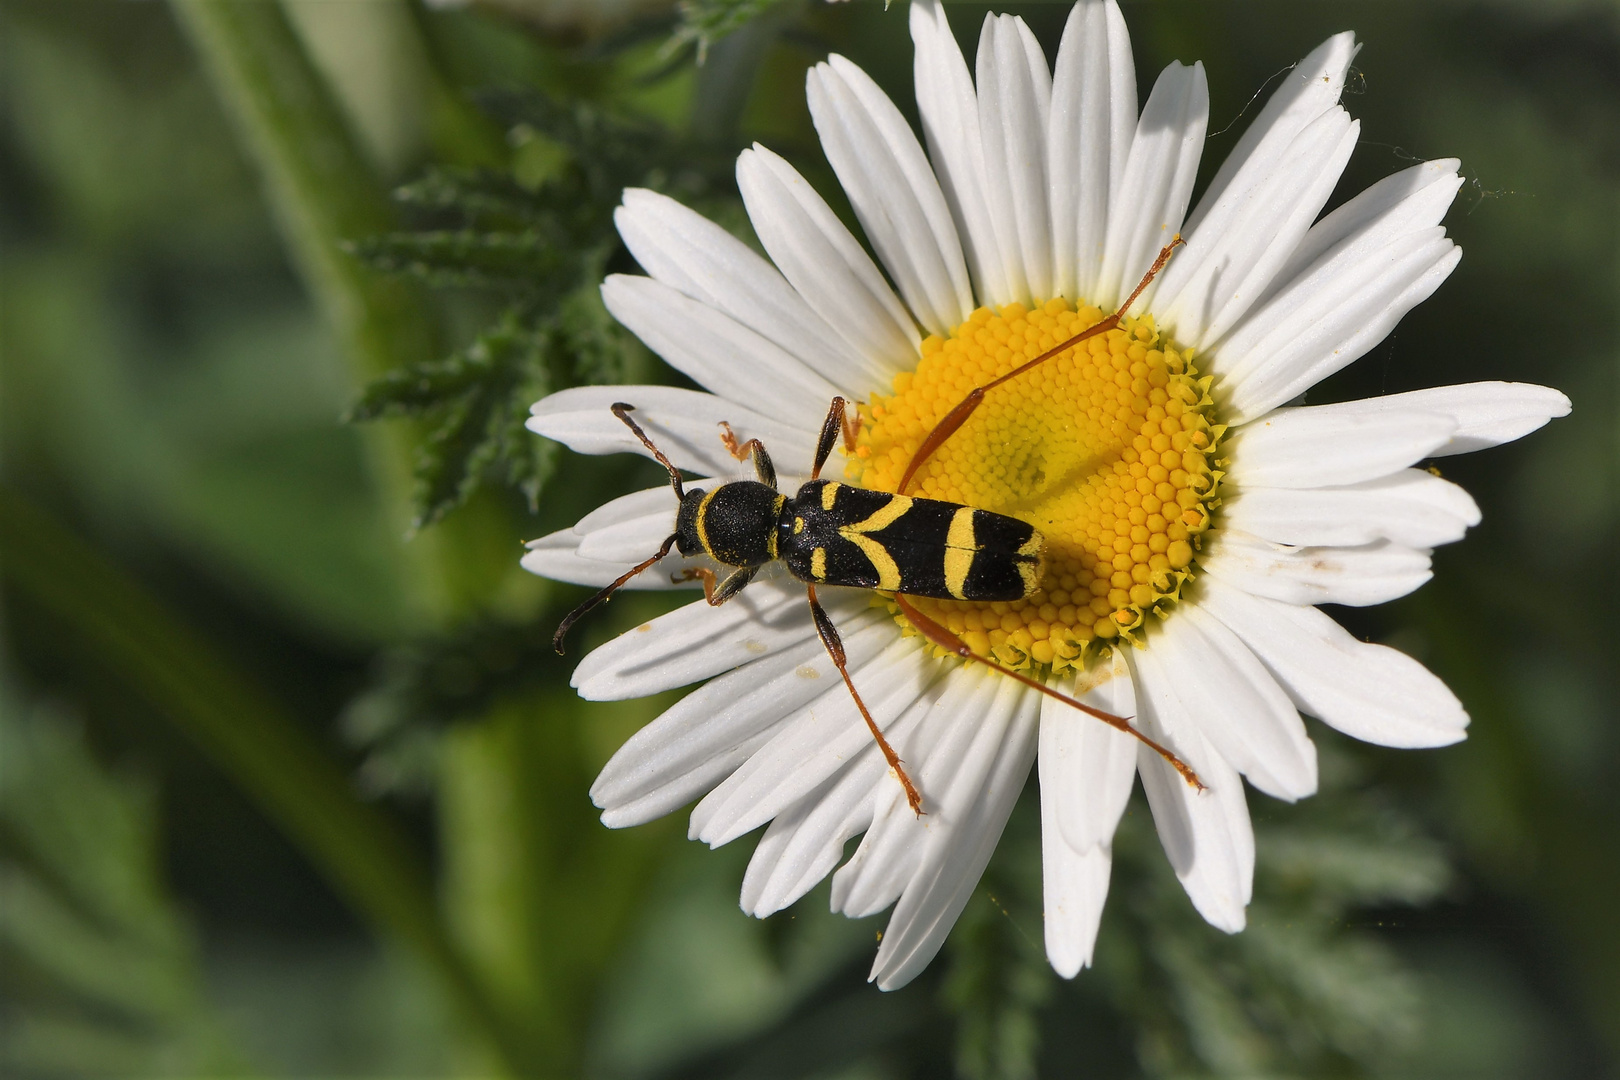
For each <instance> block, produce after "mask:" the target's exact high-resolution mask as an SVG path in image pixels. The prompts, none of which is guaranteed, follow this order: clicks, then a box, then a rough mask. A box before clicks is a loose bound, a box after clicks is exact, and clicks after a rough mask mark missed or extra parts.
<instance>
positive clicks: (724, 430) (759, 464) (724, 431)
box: [720, 420, 776, 488]
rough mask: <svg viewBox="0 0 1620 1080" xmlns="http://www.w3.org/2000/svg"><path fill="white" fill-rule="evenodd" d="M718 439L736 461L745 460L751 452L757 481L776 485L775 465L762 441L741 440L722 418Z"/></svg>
mask: <svg viewBox="0 0 1620 1080" xmlns="http://www.w3.org/2000/svg"><path fill="white" fill-rule="evenodd" d="M720 441H721V442H722V443H723V444H725V448H726V450H727V451H728V452H729V453H730V454H731V456H732V457H734V458H736V459H737V460H738V461H747V460H748V455H749V454H753V455H754V473H755V475H756V476H758V477H759V482H760V483H762V484H764V485H765V486H766V487H772V488H774V487H775V486H776V466H775V465H772V464H771V455H770V454H768V453H766V452H765V444H764V443H762V442H760V441H759V440H758V439H749V440H748V441H747V442H743V441H742V440H740V439H738V438H737V433H736V432H735V431H732V430H731V425H730V424H728V423H726V422H725V421H724V420H722V421H720Z"/></svg>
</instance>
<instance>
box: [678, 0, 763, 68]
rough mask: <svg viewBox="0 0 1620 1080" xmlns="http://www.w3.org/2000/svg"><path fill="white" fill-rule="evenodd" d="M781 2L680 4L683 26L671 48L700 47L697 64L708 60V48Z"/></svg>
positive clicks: (691, 0) (698, 0) (690, 0)
mask: <svg viewBox="0 0 1620 1080" xmlns="http://www.w3.org/2000/svg"><path fill="white" fill-rule="evenodd" d="M781 3H782V0H680V3H678V4H677V5H676V10H677V11H679V12H680V16H681V21H680V25H679V26H678V27H677V28H676V30H675V33H674V34H673V35H672V36H671V37H670V48H671V49H675V48H679V47H680V46H682V45H685V44H688V43H695V44H696V45H697V55H698V63H700V64H701V63H703V62H704V60H706V59H707V58H708V51H709V46H711V45H713V44H714V43H715V42H717V41H719V40H720V39H721V38H724V37H727V36H728V35H730V34H734V33H736V32H737V31H738V30H741V29H742V28H743V27H744V26H746V25H748V24H749V23H750V22H752V21H753V20H755V19H757V18H759V17H760V16H761V15H763V14H765V13H766V12H767V11H769V10H770V9H771V8H774V7H776V6H778V5H779V4H781Z"/></svg>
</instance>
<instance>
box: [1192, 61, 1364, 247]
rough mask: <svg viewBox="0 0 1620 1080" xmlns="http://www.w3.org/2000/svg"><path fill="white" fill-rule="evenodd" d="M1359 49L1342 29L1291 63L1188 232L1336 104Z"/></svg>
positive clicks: (1213, 182)
mask: <svg viewBox="0 0 1620 1080" xmlns="http://www.w3.org/2000/svg"><path fill="white" fill-rule="evenodd" d="M1359 49H1360V47H1359V46H1358V45H1357V44H1356V42H1355V35H1354V34H1352V33H1349V32H1348V31H1346V32H1345V33H1342V34H1335V35H1333V36H1332V37H1330V38H1328V39H1327V40H1326V41H1324V42H1323V43H1322V44H1320V45H1318V46H1317V47H1316V48H1315V49H1313V50H1312V51H1311V53H1310V55H1308V56H1306V57H1305V59H1303V60H1301V61H1300V62H1299V63H1298V64H1296V65H1294V68H1293V70H1292V71H1291V72H1289V73H1288V75H1287V76H1285V77H1284V79H1283V83H1282V85H1281V86H1279V87H1278V88H1277V90H1276V92H1275V93H1273V94H1272V95H1271V98H1270V100H1268V101H1267V102H1266V105H1265V108H1263V109H1261V110H1260V113H1259V115H1258V116H1256V117H1255V118H1254V122H1253V123H1251V124H1250V125H1249V128H1248V130H1247V131H1245V132H1244V133H1243V137H1242V138H1241V139H1239V140H1238V143H1237V145H1236V146H1235V147H1233V148H1232V152H1231V153H1230V154H1229V155H1227V158H1226V160H1225V161H1224V162H1222V163H1221V168H1220V171H1219V172H1217V173H1216V174H1215V179H1214V180H1211V181H1210V184H1209V190H1208V191H1207V192H1205V194H1204V197H1203V199H1202V200H1201V201H1200V202H1199V205H1198V210H1197V211H1195V212H1194V213H1193V216H1192V217H1191V218H1189V219H1188V221H1187V231H1188V232H1189V233H1190V232H1192V231H1193V230H1194V229H1196V228H1198V227H1199V226H1200V225H1201V224H1202V223H1203V222H1204V221H1205V220H1206V219H1207V218H1208V217H1210V216H1211V215H1212V214H1214V213H1215V212H1216V211H1217V210H1218V209H1222V208H1224V207H1226V206H1229V205H1230V204H1231V202H1232V201H1233V200H1237V199H1241V198H1242V195H1243V193H1244V191H1245V189H1247V188H1250V187H1252V186H1253V185H1255V184H1258V183H1261V182H1262V181H1263V179H1264V177H1265V176H1266V175H1268V174H1269V173H1270V171H1271V169H1272V167H1273V166H1274V165H1275V163H1276V162H1277V161H1278V160H1279V159H1280V158H1281V157H1282V156H1283V154H1284V153H1285V152H1286V150H1287V147H1288V146H1289V144H1291V143H1292V142H1293V141H1294V138H1295V136H1297V135H1298V134H1299V133H1300V132H1302V131H1304V130H1305V129H1306V128H1307V127H1309V126H1310V125H1311V124H1312V123H1313V122H1314V121H1315V120H1316V119H1317V118H1318V117H1320V116H1321V115H1322V114H1323V113H1325V112H1327V111H1328V110H1330V109H1332V108H1333V107H1334V106H1335V105H1337V104H1338V101H1339V95H1340V94H1341V93H1343V92H1344V78H1345V73H1346V72H1347V71H1349V69H1350V61H1351V60H1352V59H1354V58H1355V55H1356V53H1357V52H1358V51H1359Z"/></svg>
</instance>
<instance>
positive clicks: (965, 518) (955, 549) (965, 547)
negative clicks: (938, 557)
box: [945, 506, 979, 600]
mask: <svg viewBox="0 0 1620 1080" xmlns="http://www.w3.org/2000/svg"><path fill="white" fill-rule="evenodd" d="M978 547H979V545H978V540H977V538H976V537H975V536H974V533H973V508H972V507H971V506H964V507H962V508H961V509H960V510H958V511H957V512H956V513H955V514H954V515H952V517H951V528H950V532H948V533H946V534H945V587H946V588H947V589H949V590H950V592H951V595H952V596H954V597H956V598H957V599H958V600H966V599H967V595H966V593H965V591H964V590H966V588H967V576H968V571H969V570H971V569H973V556H974V554H975V553H976V552H977V551H978Z"/></svg>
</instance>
